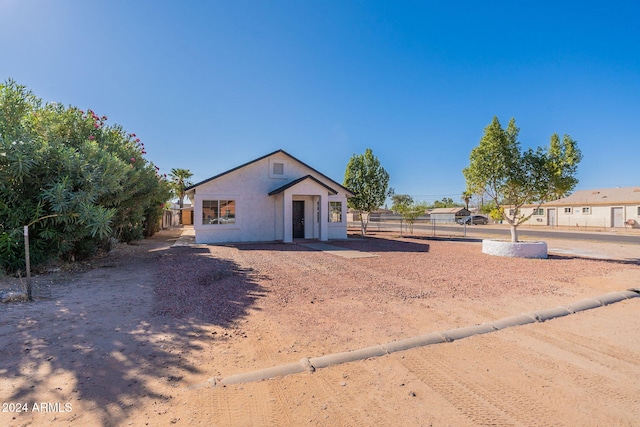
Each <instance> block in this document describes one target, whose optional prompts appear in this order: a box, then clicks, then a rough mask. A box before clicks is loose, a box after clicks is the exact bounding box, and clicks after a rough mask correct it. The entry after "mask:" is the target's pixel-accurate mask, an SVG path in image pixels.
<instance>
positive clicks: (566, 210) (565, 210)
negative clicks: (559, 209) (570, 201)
mask: <svg viewBox="0 0 640 427" xmlns="http://www.w3.org/2000/svg"><path fill="white" fill-rule="evenodd" d="M572 212H573V210H572V209H571V208H564V213H566V214H569V215H571V213H572Z"/></svg>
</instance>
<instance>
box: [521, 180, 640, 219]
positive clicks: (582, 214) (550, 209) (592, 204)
mask: <svg viewBox="0 0 640 427" xmlns="http://www.w3.org/2000/svg"><path fill="white" fill-rule="evenodd" d="M532 209H533V210H535V212H534V214H533V216H532V217H531V218H530V219H529V221H527V222H526V224H528V225H547V226H562V227H567V226H569V227H594V228H626V227H632V228H640V186H639V187H624V188H604V189H600V190H579V191H576V192H574V193H573V194H571V195H570V196H568V197H565V198H563V199H558V200H554V201H552V202H548V203H545V204H544V205H542V207H540V208H538V209H535V208H534V207H531V206H529V207H524V208H523V211H524V213H525V214H527V215H528V214H529V213H530V212H531V210H532Z"/></svg>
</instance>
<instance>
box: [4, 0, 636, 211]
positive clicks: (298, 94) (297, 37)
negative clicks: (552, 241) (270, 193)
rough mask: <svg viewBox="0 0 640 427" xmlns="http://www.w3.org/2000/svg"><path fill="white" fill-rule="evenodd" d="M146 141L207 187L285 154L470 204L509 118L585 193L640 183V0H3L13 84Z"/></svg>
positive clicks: (167, 165) (525, 140) (324, 168)
mask: <svg viewBox="0 0 640 427" xmlns="http://www.w3.org/2000/svg"><path fill="white" fill-rule="evenodd" d="M7 78H13V79H14V80H16V81H17V82H18V83H20V84H23V85H26V86H27V87H29V88H30V89H31V90H32V91H33V92H34V93H35V94H36V95H38V96H39V97H41V98H43V99H44V100H45V101H56V102H60V103H63V104H65V105H69V104H70V105H75V106H77V107H79V108H82V109H86V108H92V109H93V110H94V111H96V112H97V113H98V114H100V115H102V114H105V115H107V116H108V117H109V121H108V123H111V124H113V123H118V124H121V125H122V126H123V127H124V128H125V129H126V130H127V131H129V132H135V133H136V134H137V135H138V136H140V138H141V139H142V141H143V142H144V143H145V145H146V147H147V152H148V154H147V157H148V159H149V160H151V161H153V162H154V163H155V164H157V165H158V166H160V167H161V168H162V170H163V171H164V172H165V173H168V172H169V171H170V170H171V168H187V169H190V170H191V171H192V172H193V173H194V177H193V179H194V181H200V180H203V179H206V178H208V177H210V176H213V175H215V174H217V173H220V172H223V171H225V170H227V169H230V168H232V167H235V166H237V165H239V164H241V163H244V162H246V161H249V160H253V159H254V158H256V157H259V156H262V155H264V154H267V153H269V152H271V151H274V150H276V149H279V148H282V149H284V150H286V151H288V152H289V153H290V154H292V155H294V156H296V157H298V158H299V159H300V160H302V161H304V162H306V163H308V164H310V165H311V166H313V167H315V168H316V169H318V170H320V171H321V172H323V173H325V174H327V175H329V176H330V177H332V178H334V179H335V180H337V181H339V182H342V179H343V176H344V169H345V166H346V164H347V162H348V160H349V157H350V156H351V155H352V154H354V153H358V154H359V153H362V152H364V150H365V149H366V148H367V147H370V148H372V149H373V152H374V154H375V155H377V156H378V157H379V159H380V161H381V162H382V164H383V166H384V167H385V168H386V169H387V171H388V172H389V173H390V175H391V181H390V185H391V186H392V187H394V188H395V189H396V192H398V193H406V194H410V195H412V196H414V197H415V198H417V199H420V200H428V201H433V200H435V199H441V198H442V197H451V198H453V199H454V200H456V201H457V200H459V198H460V194H461V192H462V191H463V190H464V189H465V181H464V177H463V176H462V172H461V171H462V169H463V168H464V167H465V166H467V165H468V162H469V153H470V151H471V149H472V148H473V147H475V146H476V145H477V144H478V142H479V140H480V138H481V136H482V133H483V129H484V127H485V126H487V125H488V124H489V123H490V122H491V119H492V117H493V116H494V115H497V116H498V117H499V119H500V121H501V122H502V123H503V124H504V125H506V124H507V122H508V120H509V119H510V118H511V117H515V119H516V123H517V124H518V126H519V127H520V128H521V132H520V141H521V143H522V145H523V147H525V148H526V147H530V146H538V145H545V144H547V143H548V141H549V136H550V135H551V134H552V133H554V132H556V133H558V134H560V135H562V134H565V133H566V134H569V135H571V136H572V137H573V138H574V139H575V140H577V141H578V145H579V147H580V148H581V149H582V151H583V154H584V160H583V162H582V164H581V165H580V167H579V175H578V178H579V179H580V184H579V185H578V189H590V188H604V187H616V186H634V185H640V178H639V176H640V175H639V173H638V170H639V163H640V162H639V160H640V2H639V1H637V0H635V1H615V0H613V1H607V2H604V1H590V0H586V1H561V0H555V1H529V2H521V1H512V0H509V1H490V0H487V1H458V2H446V1H416V2H408V1H347V0H340V1H328V0H327V1H304V0H301V1H300V0H296V1H277V0H276V1H266V0H263V1H239V0H234V1H230V0H229V1H164V0H153V1H150V0H148V1H147V0H126V1H120V0H103V1H93V0H82V1H81V0H55V1H53V0H51V1H45V0H41V1H35V0H0V79H1V80H2V81H4V80H6V79H7Z"/></svg>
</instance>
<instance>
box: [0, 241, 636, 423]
mask: <svg viewBox="0 0 640 427" xmlns="http://www.w3.org/2000/svg"><path fill="white" fill-rule="evenodd" d="M179 234H180V230H175V229H174V230H168V231H163V232H161V233H159V234H158V235H157V236H155V237H154V238H152V239H148V240H145V241H144V242H141V243H140V244H138V245H135V246H124V245H123V246H118V247H117V248H116V249H115V250H114V251H112V252H111V253H110V254H109V255H108V256H106V257H104V258H102V259H100V260H98V261H96V262H95V263H94V266H93V268H92V269H90V270H88V271H85V272H81V273H75V274H72V273H55V274H48V275H42V276H38V277H36V278H35V279H34V282H35V286H36V293H35V295H36V296H37V298H36V302H34V303H30V304H25V303H9V304H1V305H0V381H1V387H0V404H1V405H2V406H1V407H0V425H1V426H48V425H64V426H89V425H90V426H128V425H132V426H163V425H167V426H169V425H184V426H196V425H202V426H269V425H271V426H299V425H323V426H396V425H398V426H400V425H402V426H477V425H515V426H539V425H559V426H562V425H566V426H576V425H582V426H638V425H640V421H639V420H640V362H639V360H640V340H639V339H638V333H639V332H640V328H639V326H638V324H639V322H638V320H639V318H640V298H632V299H629V300H625V301H622V302H618V303H615V304H612V305H609V306H605V307H600V308H596V309H592V310H588V311H584V312H580V313H577V314H573V315H570V316H566V317H562V318H558V319H553V320H550V321H547V322H544V323H533V324H528V325H524V326H516V327H512V328H507V329H503V330H500V331H497V332H493V333H488V334H483V335H478V336H472V337H469V338H465V339H462V340H458V341H454V342H450V343H442V344H437V345H430V346H426V347H421V348H415V349H411V350H407V351H402V352H396V353H392V354H388V355H385V356H381V357H376V358H369V359H364V360H359V361H355V362H351V363H346V364H341V365H336V366H331V367H328V368H324V369H318V370H316V371H315V372H313V373H311V372H305V373H301V374H295V375H289V376H284V377H279V378H275V379H271V380H265V381H260V382H252V383H245V384H238V385H227V386H220V385H216V386H211V384H210V383H209V382H208V380H209V379H211V378H214V377H218V378H222V377H228V376H231V375H234V374H239V373H245V372H251V371H254V370H257V369H261V368H267V367H272V366H277V365H281V364H287V363H292V362H298V361H299V360H300V359H302V358H304V357H315V356H322V355H326V354H332V353H337V352H344V351H350V350H356V349H360V348H364V347H369V346H372V345H376V344H383V343H388V342H391V341H394V340H399V339H403V338H408V337H412V336H416V335H421V334H426V333H431V332H437V331H446V330H449V329H453V328H458V327H465V326H472V325H476V324H481V323H485V322H490V321H494V320H498V319H501V318H505V317H508V316H513V315H517V314H520V313H524V312H530V311H534V310H540V309H545V308H552V307H556V306H559V305H568V304H571V303H573V302H576V301H579V300H582V299H584V298H590V297H596V296H600V295H602V294H605V293H607V292H612V291H621V290H625V289H629V288H634V287H638V286H640V265H639V264H638V260H637V258H638V257H637V256H636V258H635V259H626V260H613V259H609V260H595V259H584V258H577V257H573V256H571V255H568V254H561V255H554V256H551V257H550V258H549V259H548V260H523V259H503V258H496V257H490V256H487V255H484V254H482V253H481V247H480V243H478V242H474V241H464V240H457V241H447V240H431V239H427V238H421V237H419V236H418V237H414V238H397V237H394V236H393V235H391V234H378V235H373V236H372V237H370V238H367V239H355V238H354V239H349V240H348V241H342V242H332V243H333V244H335V245H336V246H340V247H343V248H346V249H353V250H358V251H361V252H366V253H370V254H372V255H375V256H374V257H367V258H356V259H348V258H343V257H340V256H336V255H333V254H330V253H327V252H321V251H317V250H313V249H311V248H309V247H307V246H304V245H301V244H245V245H236V246H193V247H170V246H171V244H173V243H174V242H175V241H176V239H177V237H178V236H179ZM623 249H624V251H626V252H625V253H634V249H635V248H634V247H625V248H623ZM636 253H640V250H639V251H638V252H636ZM3 285H4V286H8V285H12V282H10V281H9V280H7V279H5V280H4V283H3Z"/></svg>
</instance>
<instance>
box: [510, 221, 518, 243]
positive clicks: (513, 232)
mask: <svg viewBox="0 0 640 427" xmlns="http://www.w3.org/2000/svg"><path fill="white" fill-rule="evenodd" d="M511 241H512V242H514V243H515V242H517V241H518V228H517V227H516V226H515V225H512V226H511Z"/></svg>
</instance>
